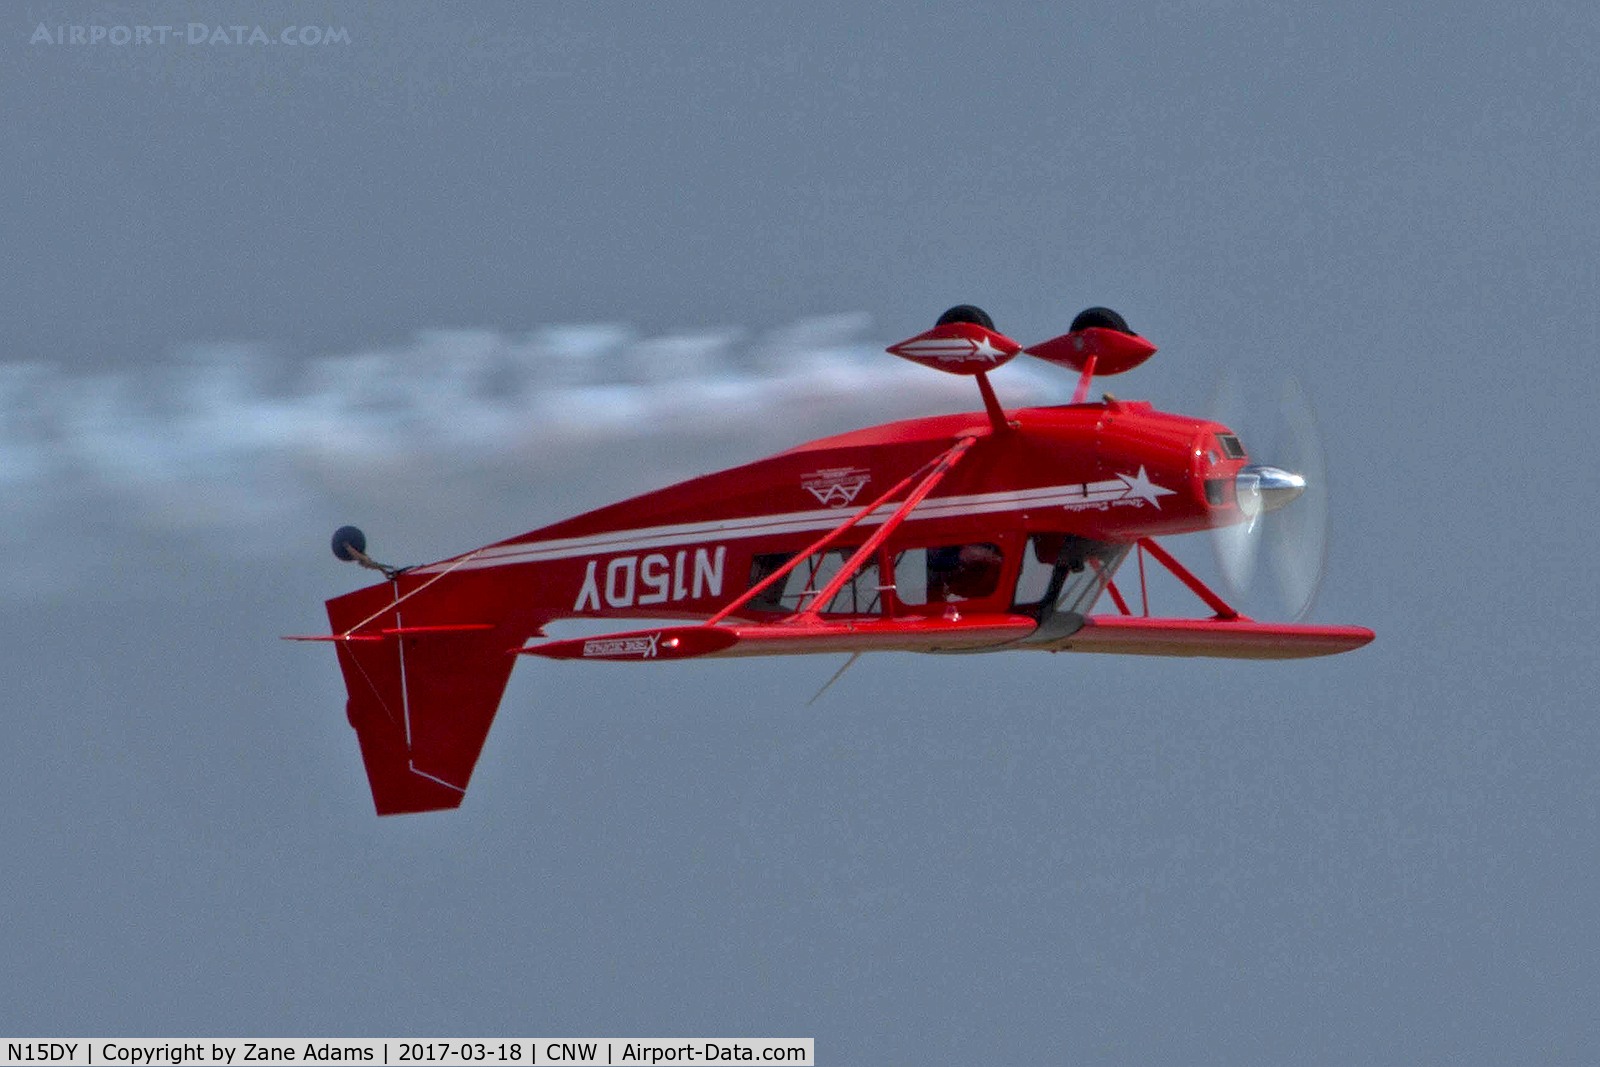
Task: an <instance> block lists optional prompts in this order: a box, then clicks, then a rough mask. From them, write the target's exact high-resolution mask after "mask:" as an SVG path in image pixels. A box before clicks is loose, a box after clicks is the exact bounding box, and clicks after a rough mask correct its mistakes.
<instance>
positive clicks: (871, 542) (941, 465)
mask: <svg viewBox="0 0 1600 1067" xmlns="http://www.w3.org/2000/svg"><path fill="white" fill-rule="evenodd" d="M977 440H978V439H977V438H976V437H963V438H962V439H961V440H959V441H957V442H956V444H955V447H954V448H952V449H950V451H948V452H946V453H945V454H944V455H942V456H940V457H939V459H938V461H937V462H936V463H935V464H934V467H933V470H932V471H931V472H930V473H929V474H928V476H927V477H926V478H924V479H922V482H921V484H919V485H918V486H917V487H916V488H915V489H913V490H911V495H910V496H908V497H906V501H905V503H904V504H901V505H900V507H899V508H898V509H896V511H895V513H894V514H893V515H891V516H889V519H888V521H887V522H885V523H884V524H883V525H882V526H880V527H878V532H877V533H875V534H873V535H872V536H871V537H869V538H867V543H866V544H864V545H862V546H861V547H860V548H858V549H856V554H855V555H853V556H851V557H850V558H849V559H848V560H847V561H845V565H844V566H843V567H841V568H839V573H838V574H836V575H834V576H833V581H831V582H829V583H828V584H827V585H826V586H824V587H823V588H822V591H821V592H820V593H818V594H817V595H816V598H815V599H813V600H812V601H811V603H810V604H809V605H807V606H806V609H805V610H804V611H802V612H800V613H799V614H797V615H796V616H795V621H796V622H815V621H818V620H819V619H820V617H821V613H822V608H823V606H824V605H826V604H827V603H828V602H829V601H831V600H832V599H833V597H834V594H836V593H838V592H839V590H841V589H843V588H844V583H846V582H848V581H850V580H851V579H853V578H854V577H855V574H856V571H858V570H860V569H861V566H862V564H864V563H866V561H867V560H869V559H871V558H872V554H873V553H874V552H876V551H878V546H879V545H881V544H883V543H884V541H886V540H888V539H889V535H890V534H892V533H894V532H895V530H897V529H899V528H900V524H901V523H902V522H905V521H906V516H907V515H909V514H911V512H912V509H914V508H915V507H916V506H917V505H918V504H920V503H922V501H923V499H924V498H925V497H926V496H927V495H928V494H929V493H931V492H933V487H934V486H936V485H938V484H939V482H940V481H942V480H943V479H944V476H945V475H946V474H948V473H949V472H950V468H951V467H954V466H955V465H956V463H957V462H958V461H959V460H960V459H961V457H962V456H964V455H966V453H967V449H969V448H971V447H972V446H973V444H974V443H975V442H976V441H977Z"/></svg>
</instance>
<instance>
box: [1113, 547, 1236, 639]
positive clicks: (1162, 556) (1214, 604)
mask: <svg viewBox="0 0 1600 1067" xmlns="http://www.w3.org/2000/svg"><path fill="white" fill-rule="evenodd" d="M1139 547H1140V548H1142V549H1144V550H1145V551H1146V552H1148V553H1150V554H1151V555H1152V556H1154V557H1155V559H1156V562H1157V563H1159V564H1161V565H1162V566H1163V567H1165V568H1167V570H1169V571H1171V572H1172V576H1173V577H1174V578H1176V579H1178V581H1180V582H1182V583H1183V584H1184V585H1186V586H1188V587H1189V590H1190V592H1192V593H1194V595H1195V596H1197V597H1199V598H1200V599H1201V600H1204V601H1205V602H1206V607H1208V608H1210V609H1211V610H1212V611H1214V612H1216V613H1217V618H1219V619H1224V620H1226V619H1239V618H1243V616H1242V615H1240V614H1239V613H1238V611H1236V610H1234V608H1233V607H1232V606H1231V605H1230V604H1229V603H1228V602H1227V601H1226V600H1223V599H1222V598H1221V597H1219V596H1218V595H1217V594H1215V593H1213V592H1212V591H1211V590H1210V589H1208V588H1207V587H1206V583H1204V582H1202V581H1201V580H1200V579H1198V578H1196V577H1195V576H1194V575H1192V574H1190V573H1189V568H1187V567H1185V566H1184V565H1183V564H1181V563H1179V562H1178V561H1177V560H1175V559H1173V558H1172V556H1171V555H1170V554H1169V553H1168V552H1167V550H1166V549H1164V548H1162V547H1161V546H1160V545H1158V544H1156V543H1155V541H1153V540H1151V539H1150V538H1148V537H1141V538H1139ZM1139 566H1140V567H1141V568H1142V567H1143V566H1144V560H1142V559H1141V560H1140V561H1139ZM1141 573H1142V572H1141ZM1143 581H1144V579H1143V578H1142V577H1141V578H1140V582H1141V584H1142V583H1143ZM1145 603H1146V607H1145V612H1146V613H1147V614H1148V613H1149V610H1150V608H1149V601H1148V599H1147V600H1146V602H1145Z"/></svg>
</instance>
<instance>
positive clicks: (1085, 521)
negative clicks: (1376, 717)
mask: <svg viewBox="0 0 1600 1067" xmlns="http://www.w3.org/2000/svg"><path fill="white" fill-rule="evenodd" d="M889 351H890V352H891V353H893V354H895V355H897V356H901V357H904V358H906V359H909V360H913V361H915V362H917V363H920V364H923V365H924V366H928V367H933V368H936V369H938V370H942V371H947V372H949V373H952V374H963V375H970V376H972V377H974V378H975V379H976V380H977V384H978V388H979V391H980V392H981V394H982V397H983V403H984V410H983V411H982V412H974V413H971V414H963V415H941V416H934V417H931V418H923V419H912V420H909V421H906V422H896V423H889V424H886V425H883V426H874V427H871V428H869V429H865V430H858V431H856V432H854V433H847V434H841V435H839V436H837V437H829V438H824V439H822V440H820V441H813V442H811V443H810V444H805V445H800V446H798V447H796V448H792V449H790V450H788V451H787V452H780V453H778V454H777V455H775V456H771V457H769V458H767V459H763V460H759V461H757V462H755V463H750V464H747V465H745V466H742V467H734V468H732V469H730V470H725V471H720V472H718V473H716V474H709V475H706V476H705V477H702V478H695V479H692V480H690V481H686V482H681V483H679V484H678V485H674V486H670V487H668V488H666V489H661V490H658V491H656V492H653V493H647V494H645V495H643V496H639V497H635V498H633V499H632V500H625V501H623V502H621V503H619V504H613V505H610V506H609V507H604V508H600V509H599V510H596V511H591V512H588V513H587V514H583V515H579V516H577V517H576V518H572V519H568V520H566V521H565V522H559V523H556V524H555V525H553V526H546V527H544V528H542V529H538V530H534V531H532V532H530V533H525V534H522V535H521V536H519V537H513V538H511V539H510V540H507V541H500V542H497V543H495V544H491V545H486V546H484V547H482V548H477V549H473V550H472V551H470V552H467V553H465V554H463V555H459V556H453V557H451V558H449V559H444V560H440V561H439V562H437V563H430V564H426V565H422V566H415V567H405V568H396V567H389V566H386V565H384V564H379V563H375V562H373V561H372V560H371V559H370V558H369V557H368V556H367V555H366V539H365V537H364V536H363V535H362V534H361V531H359V530H357V529H355V528H354V527H343V528H341V529H340V530H339V531H338V532H337V533H336V534H335V535H334V546H333V547H334V553H335V554H336V555H337V556H339V558H341V559H344V560H353V561H356V562H359V563H361V564H363V565H364V566H367V567H371V568H374V569H378V570H381V571H383V573H384V576H385V579H386V580H385V581H384V582H382V583H380V584H378V585H373V586H370V587H368V588H365V589H359V590H356V591H355V592H352V593H347V594H345V595H344V596H340V597H335V598H334V599H332V600H330V601H328V605H327V607H328V617H329V619H330V621H331V622H332V624H333V633H332V634H330V635H322V636H316V637H299V638H294V640H311V641H328V642H331V643H333V645H334V647H335V649H336V651H337V653H338V657H339V666H340V668H341V670H342V671H343V673H344V679H345V686H346V689H347V691H348V693H349V702H348V704H347V706H346V707H347V714H348V716H349V720H350V724H351V725H352V726H353V727H354V728H355V730H356V735H357V737H358V738H359V740H360V744H361V754H362V759H363V760H364V762H365V763H366V768H367V776H368V779H369V780H370V782H371V785H372V796H373V801H374V803H375V805H376V807H377V811H378V814H380V815H393V814H398V813H403V812H420V811H433V810H439V809H445V808H454V807H457V806H459V805H460V803H461V800H462V798H463V796H464V795H465V793H466V789H467V784H468V781H469V779H470V778H471V776H472V770H473V767H474V765H475V764H476V763H477V760H478V754H479V752H480V751H481V750H482V748H483V743H484V740H485V738H486V737H487V736H488V732H489V726H490V724H491V722H492V721H493V719H494V715H495V711H496V709H497V707H498V705H499V703H500V698H501V694H502V693H503V692H504V690H505V686H506V682H507V680H508V679H509V678H510V675H511V668H512V665H513V663H514V662H515V660H516V657H517V655H518V654H524V655H534V656H545V657H548V658H551V659H584V660H605V661H619V660H621V661H630V662H639V663H646V662H658V661H662V660H677V659H689V658H694V657H714V656H761V655H778V654H793V653H811V652H834V653H837V652H846V653H857V654H859V653H862V652H876V651H901V652H992V651H1001V650H1026V649H1032V650H1039V651H1050V652H1124V653H1138V654H1144V655H1158V656H1228V657H1236V658H1245V659H1279V658H1296V657H1304V656H1322V655H1328V654H1332V653H1336V652H1346V651H1349V650H1351V649H1355V648H1359V647H1360V646H1362V645H1364V644H1366V643H1367V642H1369V641H1371V640H1372V638H1373V633H1372V631H1371V630H1368V629H1365V628H1363V627H1356V626H1310V625H1295V624H1284V623H1264V622H1257V621H1254V620H1251V619H1249V618H1247V617H1246V616H1244V615H1241V614H1240V613H1239V612H1237V611H1236V610H1234V609H1233V608H1232V607H1230V606H1229V605H1228V603H1227V602H1226V601H1224V600H1223V599H1222V598H1221V597H1219V596H1218V595H1217V594H1216V593H1214V592H1212V591H1211V590H1210V589H1209V588H1208V587H1207V586H1206V585H1205V584H1204V583H1202V582H1201V581H1200V580H1199V579H1197V578H1196V577H1195V576H1194V575H1193V574H1191V573H1190V572H1189V571H1188V570H1187V569H1186V568H1184V567H1183V566H1182V565H1181V564H1179V563H1178V562H1177V561H1176V560H1175V559H1173V558H1172V557H1171V556H1170V555H1168V554H1167V552H1166V551H1165V550H1164V549H1163V548H1162V547H1161V546H1160V545H1158V544H1157V543H1156V542H1155V540H1154V538H1155V537H1157V536H1162V535H1167V534H1182V533H1191V532H1196V531H1200V530H1206V529H1211V528H1215V527H1224V526H1235V525H1239V524H1253V523H1254V521H1255V519H1256V517H1257V515H1259V514H1260V513H1261V512H1263V511H1271V510H1274V509H1276V508H1279V507H1282V506H1283V505H1285V504H1287V503H1289V502H1290V501H1292V500H1293V499H1294V498H1295V497H1297V496H1298V495H1299V494H1300V493H1301V492H1302V491H1303V490H1304V489H1305V487H1306V482H1305V479H1304V478H1303V477H1301V476H1300V475H1298V474H1295V473H1293V472H1289V471H1284V470H1281V469H1278V468H1276V467H1270V466H1265V465H1261V464H1256V463H1252V462H1251V461H1250V457H1248V456H1247V455H1246V454H1245V450H1244V448H1243V447H1242V446H1241V444H1240V443H1239V439H1238V438H1237V436H1235V435H1234V434H1233V433H1232V432H1231V431H1230V430H1229V429H1228V428H1227V427H1226V426H1223V425H1222V424H1220V423H1217V422H1213V421H1210V420H1207V419H1195V418H1185V417H1182V416H1178V415H1170V414H1166V413H1165V412H1160V411H1156V410H1155V409H1154V408H1152V407H1151V406H1150V405H1149V404H1148V403H1144V402H1130V401H1121V400H1116V399H1114V398H1112V397H1110V396H1107V397H1105V398H1104V399H1103V400H1101V401H1099V402H1086V398H1087V395H1088V390H1089V385H1090V381H1091V379H1092V377H1093V376H1094V375H1096V374H1101V375H1104V374H1116V373H1119V372H1121V371H1125V370H1128V369H1130V368H1132V367H1134V366H1137V365H1138V364H1140V363H1142V362H1144V360H1146V359H1147V358H1149V356H1150V355H1151V353H1153V352H1154V351H1155V347H1154V346H1153V345H1151V344H1150V343H1149V342H1148V341H1146V340H1145V339H1144V338H1142V337H1139V336H1137V335H1136V334H1134V333H1132V332H1131V331H1130V330H1129V329H1128V327H1127V324H1126V322H1125V321H1124V320H1123V319H1122V317H1121V316H1120V315H1117V314H1116V312H1113V311H1110V310H1109V309H1106V308H1091V309H1089V310H1088V311H1085V312H1084V313H1083V314H1081V315H1079V316H1078V317H1077V319H1076V320H1075V321H1074V322H1073V324H1072V329H1071V331H1070V332H1068V333H1066V334H1064V335H1063V336H1061V337H1057V338H1055V339H1053V340H1050V341H1045V342H1043V343H1042V344H1038V345H1034V346H1033V347H1031V348H1028V349H1024V348H1023V347H1022V346H1021V345H1019V344H1017V343H1016V342H1015V341H1012V340H1011V339H1010V338H1008V337H1005V336H1004V335H1002V334H1000V333H998V332H996V331H995V330H994V328H993V323H992V322H991V321H990V319H989V317H988V315H987V314H985V313H984V312H983V311H982V310H981V309H978V308H975V307H972V306H971V305H961V306H959V307H956V308H952V309H950V310H949V311H947V312H946V313H945V314H944V315H943V316H941V317H940V319H939V324H938V325H937V326H935V327H934V328H933V329H932V330H929V331H928V332H926V333H923V334H919V335H918V336H916V337H913V338H910V339H909V340H906V341H902V342H900V343H899V344H896V345H893V346H891V347H890V348H889ZM1021 352H1026V353H1027V354H1029V355H1031V356H1035V357H1037V358H1040V359H1043V360H1046V361H1049V362H1052V363H1057V364H1062V365H1066V366H1069V367H1072V368H1073V369H1076V370H1077V371H1079V372H1080V378H1079V383H1078V388H1077V392H1076V395H1075V396H1074V398H1073V402H1072V403H1071V404H1066V405H1061V406H1056V407H1042V408H1024V409H1018V410H1006V409H1004V408H1002V407H1001V405H1000V403H999V400H998V399H997V398H996V396H995V392H994V389H993V387H992V386H991V385H990V383H989V380H988V377H987V373H988V372H989V371H990V370H993V369H994V368H996V367H998V366H1000V365H1001V364H1003V363H1005V362H1007V361H1008V360H1010V359H1012V358H1013V357H1014V356H1016V355H1017V354H1018V353H1021ZM1130 554H1138V558H1139V575H1140V583H1141V586H1142V584H1143V576H1144V559H1143V557H1144V556H1145V555H1148V556H1150V557H1151V558H1152V559H1153V560H1154V561H1155V562H1157V563H1159V564H1161V565H1162V566H1164V567H1166V568H1167V569H1168V570H1169V571H1170V572H1171V573H1172V574H1173V575H1174V576H1175V577H1176V578H1177V579H1178V580H1179V581H1181V582H1182V583H1183V584H1184V585H1186V586H1187V587H1188V588H1189V589H1190V590H1192V591H1193V592H1194V593H1195V595H1196V596H1197V597H1198V598H1199V600H1200V601H1201V602H1203V603H1204V604H1205V605H1206V606H1207V607H1208V608H1209V609H1210V611H1211V614H1210V615H1209V616H1206V617H1200V618H1157V617H1151V616H1149V615H1148V614H1147V613H1145V614H1134V613H1133V612H1132V610H1131V609H1130V608H1129V606H1128V602H1127V599H1126V598H1125V597H1124V596H1123V594H1122V592H1121V590H1120V589H1119V588H1118V586H1117V584H1116V582H1115V581H1114V576H1115V575H1116V573H1117V569H1118V567H1119V566H1120V565H1121V564H1122V563H1123V562H1124V560H1126V559H1127V558H1128V557H1129V555H1130ZM1102 594H1105V595H1108V596H1109V598H1110V600H1111V602H1112V604H1113V605H1114V607H1115V613H1106V614H1095V613H1094V607H1095V605H1096V603H1097V602H1098V601H1099V600H1100V598H1101V596H1102ZM1141 599H1143V598H1141ZM662 618H667V619H672V620H684V621H683V622H681V623H679V622H671V623H668V624H666V625H652V626H649V627H648V628H636V629H628V630H623V631H621V632H618V633H611V634H605V635H602V636H597V637H583V638H576V639H571V640H540V639H541V638H544V637H545V636H546V635H545V631H544V627H545V626H546V625H547V624H549V623H551V622H554V621H557V620H562V619H620V620H628V619H636V620H657V619H662ZM530 641H531V642H533V643H529V642H530Z"/></svg>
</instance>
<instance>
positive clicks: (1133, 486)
mask: <svg viewBox="0 0 1600 1067" xmlns="http://www.w3.org/2000/svg"><path fill="white" fill-rule="evenodd" d="M1117 477H1118V478H1121V479H1122V481H1123V483H1124V484H1126V485H1127V487H1128V492H1127V494H1126V495H1125V496H1124V497H1123V499H1125V500H1126V499H1127V498H1128V497H1139V498H1140V499H1141V500H1148V501H1150V503H1152V504H1154V505H1155V506H1156V510H1158V511H1159V510H1160V509H1161V501H1160V500H1158V499H1157V497H1163V496H1171V495H1172V494H1173V493H1175V492H1177V490H1176V489H1166V488H1163V487H1162V486H1159V485H1156V484H1155V483H1154V482H1152V481H1151V480H1150V476H1149V475H1147V474H1145V472H1144V464H1143V463H1141V464H1139V473H1138V474H1119V475H1117Z"/></svg>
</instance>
